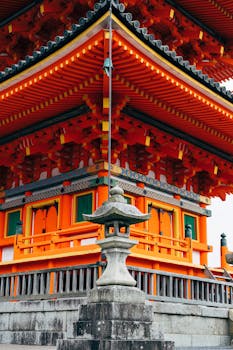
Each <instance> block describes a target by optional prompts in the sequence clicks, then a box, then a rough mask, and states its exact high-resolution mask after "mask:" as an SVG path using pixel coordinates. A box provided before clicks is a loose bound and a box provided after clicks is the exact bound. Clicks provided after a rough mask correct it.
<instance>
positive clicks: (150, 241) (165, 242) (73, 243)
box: [14, 222, 192, 262]
mask: <svg viewBox="0 0 233 350" xmlns="http://www.w3.org/2000/svg"><path fill="white" fill-rule="evenodd" d="M130 237H131V238H132V239H135V240H137V241H138V244H137V246H136V247H135V248H134V250H137V251H139V252H140V253H142V254H143V253H144V254H146V255H150V256H153V255H156V256H163V257H165V258H166V257H167V258H169V259H173V260H177V259H178V260H182V261H186V262H191V261H192V246H191V245H192V240H191V239H190V238H186V239H178V238H174V237H168V236H161V235H158V234H154V233H151V232H147V231H143V230H139V229H137V228H136V227H132V228H131V232H130ZM101 238H103V229H102V228H101V227H100V226H99V225H97V224H90V223H86V222H83V223H80V224H78V225H77V226H74V227H71V228H69V229H63V230H57V231H54V232H47V233H43V234H36V235H30V236H24V235H17V236H16V239H15V246H14V259H22V258H23V259H25V258H31V257H33V256H36V257H38V256H40V255H41V256H42V255H44V252H45V251H46V255H53V254H59V253H67V252H72V251H74V250H75V251H80V252H81V251H84V250H87V249H93V248H94V247H90V246H91V245H95V242H96V241H97V240H98V239H101ZM95 247H96V248H97V245H96V246H95Z"/></svg>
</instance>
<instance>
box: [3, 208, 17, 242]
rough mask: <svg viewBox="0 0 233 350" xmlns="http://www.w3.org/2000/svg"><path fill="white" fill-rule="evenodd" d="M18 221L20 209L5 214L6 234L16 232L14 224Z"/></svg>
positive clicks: (11, 234)
mask: <svg viewBox="0 0 233 350" xmlns="http://www.w3.org/2000/svg"><path fill="white" fill-rule="evenodd" d="M19 221H20V210H17V211H12V212H11V213H8V214H7V233H6V235H7V236H13V235H15V234H16V225H17V223H18V222H19Z"/></svg>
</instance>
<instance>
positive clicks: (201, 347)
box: [175, 346, 233, 350]
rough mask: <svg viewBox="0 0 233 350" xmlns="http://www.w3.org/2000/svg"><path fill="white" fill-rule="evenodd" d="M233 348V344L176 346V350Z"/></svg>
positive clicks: (222, 349)
mask: <svg viewBox="0 0 233 350" xmlns="http://www.w3.org/2000/svg"><path fill="white" fill-rule="evenodd" d="M218 349H219V350H230V349H231V350H233V346H194V347H189V346H187V347H175V350H218Z"/></svg>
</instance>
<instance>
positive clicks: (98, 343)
mask: <svg viewBox="0 0 233 350" xmlns="http://www.w3.org/2000/svg"><path fill="white" fill-rule="evenodd" d="M110 194H111V196H110V198H109V200H107V201H106V202H105V203H103V205H102V206H101V207H100V208H98V209H97V210H96V211H95V212H94V213H93V214H92V215H83V217H84V219H85V220H88V221H91V222H94V223H98V224H103V225H104V226H105V238H104V239H103V240H100V241H98V244H99V245H100V247H101V250H102V253H104V254H105V255H106V258H107V267H106V269H105V270H104V272H103V274H102V276H101V277H100V278H99V279H98V281H97V282H96V284H97V287H95V288H93V289H91V290H90V291H89V294H88V296H87V302H86V304H83V305H81V307H80V311H79V318H78V321H77V322H75V323H74V325H73V329H74V338H73V339H72V338H71V339H59V340H58V343H57V350H84V349H85V350H90V349H99V350H106V349H109V350H110V349H111V350H116V349H117V350H118V349H122V350H129V349H145V350H152V349H164V350H171V349H174V344H173V342H167V341H164V340H163V339H154V338H153V329H152V324H153V312H152V308H151V306H150V305H149V304H148V303H146V302H145V293H143V292H142V291H141V290H140V289H139V288H136V287H135V284H136V281H135V280H134V279H133V277H132V276H131V275H130V273H129V271H128V270H127V267H126V263H125V260H126V258H127V256H128V255H129V253H130V251H129V249H130V248H131V247H133V246H134V245H135V244H137V241H133V240H131V239H130V238H129V233H130V231H129V226H130V225H131V224H135V223H139V222H143V221H145V220H147V219H149V217H150V215H149V214H142V213H141V212H140V211H139V210H138V209H137V208H136V207H134V206H133V205H130V204H127V203H126V200H125V199H124V197H123V194H124V191H123V190H122V189H121V188H120V187H118V186H116V187H114V188H113V189H111V191H110ZM160 337H161V336H160Z"/></svg>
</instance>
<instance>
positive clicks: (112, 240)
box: [83, 186, 150, 289]
mask: <svg viewBox="0 0 233 350" xmlns="http://www.w3.org/2000/svg"><path fill="white" fill-rule="evenodd" d="M110 195H111V196H110V198H109V199H108V200H107V201H106V202H104V203H103V205H102V206H101V207H99V208H98V209H97V210H96V211H95V212H94V213H93V214H91V215H85V214H84V215H83V217H84V219H85V220H87V221H91V222H94V223H98V224H103V225H104V227H105V231H104V232H105V239H103V240H100V241H98V242H97V243H98V244H99V245H100V247H101V250H102V253H103V254H105V256H106V258H107V267H106V269H105V270H104V272H103V274H102V276H101V277H100V278H99V279H98V280H97V282H96V284H97V286H98V287H103V286H125V287H126V286H128V287H133V286H135V285H136V281H135V280H134V278H133V277H132V276H131V275H130V273H129V271H128V269H127V267H126V263H125V261H126V258H127V256H128V255H129V253H130V251H129V249H130V248H132V247H133V246H134V245H135V244H137V241H135V240H131V239H130V238H129V234H130V229H129V227H130V225H132V224H136V223H139V222H143V221H145V220H148V219H149V218H150V214H143V213H141V212H140V211H139V210H138V209H137V208H136V207H135V206H133V205H131V204H127V202H126V199H125V198H124V196H123V195H124V191H123V190H122V189H121V188H120V187H119V186H116V187H114V188H112V189H111V190H110ZM135 289H136V288H135Z"/></svg>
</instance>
